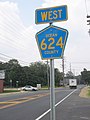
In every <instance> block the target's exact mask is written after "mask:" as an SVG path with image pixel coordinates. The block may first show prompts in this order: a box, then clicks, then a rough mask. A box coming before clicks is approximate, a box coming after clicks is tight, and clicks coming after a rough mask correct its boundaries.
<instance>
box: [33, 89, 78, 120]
mask: <svg viewBox="0 0 90 120" xmlns="http://www.w3.org/2000/svg"><path fill="white" fill-rule="evenodd" d="M76 90H77V89H75V90H74V91H72V92H71V93H70V94H68V95H67V96H66V97H65V98H63V99H62V100H61V101H59V102H58V103H57V104H56V105H55V107H56V106H58V105H59V104H60V103H62V102H63V101H64V100H65V99H67V98H68V97H69V96H70V95H72V94H73V93H74V92H75V91H76ZM50 111H51V109H49V110H47V111H46V112H45V113H43V114H42V115H41V116H39V117H38V118H36V119H35V120H40V119H41V118H42V117H44V116H45V115H46V114H47V113H49V112H50Z"/></svg>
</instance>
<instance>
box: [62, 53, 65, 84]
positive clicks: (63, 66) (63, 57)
mask: <svg viewBox="0 0 90 120" xmlns="http://www.w3.org/2000/svg"><path fill="white" fill-rule="evenodd" d="M62 72H63V86H64V85H65V83H64V82H65V81H64V55H63V56H62Z"/></svg>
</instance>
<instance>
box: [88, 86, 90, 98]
mask: <svg viewBox="0 0 90 120" xmlns="http://www.w3.org/2000/svg"><path fill="white" fill-rule="evenodd" d="M88 96H89V97H90V87H89V88H88Z"/></svg>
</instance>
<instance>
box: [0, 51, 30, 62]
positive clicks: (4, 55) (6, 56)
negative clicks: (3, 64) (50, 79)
mask: <svg viewBox="0 0 90 120" xmlns="http://www.w3.org/2000/svg"><path fill="white" fill-rule="evenodd" d="M0 55H2V56H4V57H6V58H9V59H17V60H19V61H21V62H23V63H25V64H30V63H29V62H26V61H23V60H20V59H18V58H14V57H11V56H8V55H6V54H3V53H0ZM6 58H3V60H4V61H6Z"/></svg>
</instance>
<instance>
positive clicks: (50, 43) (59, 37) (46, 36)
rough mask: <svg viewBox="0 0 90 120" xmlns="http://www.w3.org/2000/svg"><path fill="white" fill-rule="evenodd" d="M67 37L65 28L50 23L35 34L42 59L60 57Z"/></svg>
mask: <svg viewBox="0 0 90 120" xmlns="http://www.w3.org/2000/svg"><path fill="white" fill-rule="evenodd" d="M67 37H68V31H67V30H66V29H63V28H60V27H56V26H53V25H50V26H48V27H46V28H45V29H43V30H41V31H39V32H38V33H37V34H36V41H37V44H38V47H39V51H40V54H41V58H42V59H55V58H62V55H63V52H64V48H65V45H66V41H67Z"/></svg>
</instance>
